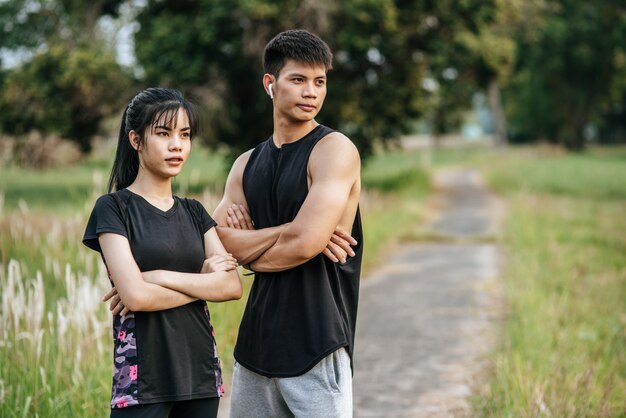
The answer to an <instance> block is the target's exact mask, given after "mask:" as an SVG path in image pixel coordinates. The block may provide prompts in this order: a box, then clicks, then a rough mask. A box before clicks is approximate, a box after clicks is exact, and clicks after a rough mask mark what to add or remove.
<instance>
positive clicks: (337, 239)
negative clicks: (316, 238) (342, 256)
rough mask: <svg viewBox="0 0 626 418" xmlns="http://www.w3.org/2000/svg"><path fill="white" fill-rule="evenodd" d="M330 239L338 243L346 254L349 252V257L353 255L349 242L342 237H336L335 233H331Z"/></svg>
mask: <svg viewBox="0 0 626 418" xmlns="http://www.w3.org/2000/svg"><path fill="white" fill-rule="evenodd" d="M330 241H331V242H332V243H334V244H336V245H338V246H339V247H340V248H341V249H342V250H343V251H345V252H346V254H350V256H351V257H354V255H355V253H354V250H353V249H352V247H351V246H350V243H349V242H348V241H346V240H345V239H343V238H340V237H338V236H337V235H332V236H331V237H330Z"/></svg>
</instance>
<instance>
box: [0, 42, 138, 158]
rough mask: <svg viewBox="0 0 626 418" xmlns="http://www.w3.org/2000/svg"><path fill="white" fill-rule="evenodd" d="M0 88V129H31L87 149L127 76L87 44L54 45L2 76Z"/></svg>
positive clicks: (116, 103) (107, 56)
mask: <svg viewBox="0 0 626 418" xmlns="http://www.w3.org/2000/svg"><path fill="white" fill-rule="evenodd" d="M3 81H4V88H3V89H2V92H1V93H0V104H2V108H3V109H2V112H1V113H2V116H0V121H1V123H2V125H1V127H2V130H3V131H4V132H8V133H12V134H16V135H20V134H25V133H27V132H29V131H30V130H31V129H36V130H39V131H42V132H46V133H56V134H58V135H60V136H62V137H65V138H70V139H72V140H74V141H75V142H77V143H78V145H79V146H80V147H81V149H82V150H83V151H88V150H89V149H90V139H91V137H92V136H93V135H94V134H95V133H96V132H97V130H98V126H99V124H100V121H101V120H102V118H103V117H104V116H106V115H108V114H111V113H112V112H113V111H115V110H117V109H118V107H119V102H120V97H119V95H120V92H121V91H124V90H125V89H126V88H127V87H128V78H127V77H125V76H124V75H123V74H122V73H121V72H120V70H119V67H118V66H117V64H116V63H115V60H114V59H113V57H111V56H110V54H107V53H106V52H103V51H99V50H96V49H93V48H85V47H75V48H71V49H69V48H68V47H67V46H66V45H62V44H61V45H56V46H53V47H51V48H50V49H49V50H48V51H46V52H45V53H42V54H37V55H35V56H34V57H33V58H32V59H31V60H30V61H28V62H26V63H24V64H23V65H22V66H20V67H19V68H17V69H15V70H13V71H9V72H8V73H7V74H6V75H5V77H4V80H3Z"/></svg>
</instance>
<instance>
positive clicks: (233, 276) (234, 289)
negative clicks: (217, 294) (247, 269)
mask: <svg viewBox="0 0 626 418" xmlns="http://www.w3.org/2000/svg"><path fill="white" fill-rule="evenodd" d="M226 283H227V284H226V286H225V287H226V288H225V289H224V290H225V291H224V300H239V299H241V296H242V295H243V287H242V286H241V279H240V277H239V273H238V272H237V270H232V271H230V272H229V274H228V280H227V282H226Z"/></svg>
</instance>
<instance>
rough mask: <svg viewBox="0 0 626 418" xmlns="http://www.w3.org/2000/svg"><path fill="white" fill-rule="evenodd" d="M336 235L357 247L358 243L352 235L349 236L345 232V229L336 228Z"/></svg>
mask: <svg viewBox="0 0 626 418" xmlns="http://www.w3.org/2000/svg"><path fill="white" fill-rule="evenodd" d="M333 234H334V235H337V236H338V237H340V238H342V239H344V240H346V241H348V242H349V243H350V244H351V245H357V244H358V243H357V241H356V240H355V239H354V238H352V236H351V235H350V234H348V233H347V232H345V231H344V230H343V229H341V228H339V227H337V228H335V231H334V232H333Z"/></svg>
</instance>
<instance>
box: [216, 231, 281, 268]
mask: <svg viewBox="0 0 626 418" xmlns="http://www.w3.org/2000/svg"><path fill="white" fill-rule="evenodd" d="M285 225H286V224H285ZM285 225H280V226H276V227H272V228H263V229H256V230H244V229H235V228H225V227H217V233H218V235H219V237H220V240H221V241H222V244H223V245H224V248H226V251H228V252H229V253H231V254H232V255H233V257H235V258H236V259H237V261H238V262H239V264H242V265H244V264H249V263H250V262H251V261H254V260H256V259H257V258H259V257H260V256H261V255H262V254H263V253H264V252H265V251H267V250H268V249H269V248H271V247H272V246H273V245H274V244H275V243H276V241H277V240H278V237H279V236H280V233H281V231H282V230H283V228H284V227H285Z"/></svg>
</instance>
